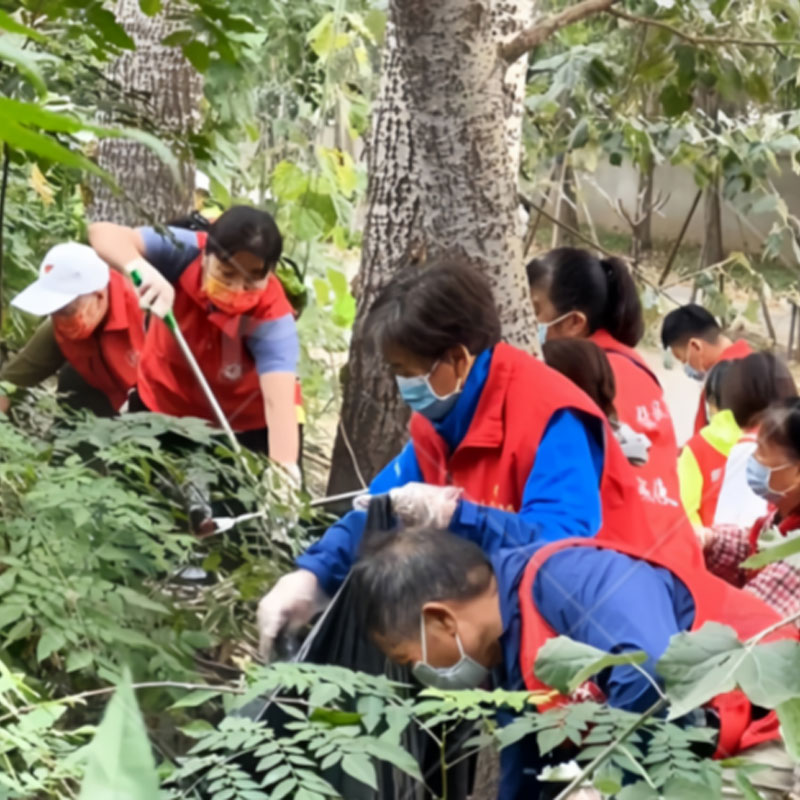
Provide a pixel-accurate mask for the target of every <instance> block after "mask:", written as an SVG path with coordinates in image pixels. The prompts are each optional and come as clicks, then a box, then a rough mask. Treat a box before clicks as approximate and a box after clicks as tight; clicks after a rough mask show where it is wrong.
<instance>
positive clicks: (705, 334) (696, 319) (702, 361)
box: [661, 303, 753, 433]
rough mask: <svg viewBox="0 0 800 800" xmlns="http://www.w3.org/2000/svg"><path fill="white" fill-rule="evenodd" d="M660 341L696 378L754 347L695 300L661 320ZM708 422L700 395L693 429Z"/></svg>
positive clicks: (745, 354)
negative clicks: (728, 331)
mask: <svg viewBox="0 0 800 800" xmlns="http://www.w3.org/2000/svg"><path fill="white" fill-rule="evenodd" d="M661 343H662V344H663V345H664V349H666V348H669V349H670V350H671V351H672V355H674V356H675V358H677V359H678V361H680V362H681V363H682V364H683V368H684V370H685V371H686V374H687V375H688V376H689V377H690V378H692V379H693V380H696V381H703V380H705V377H706V375H707V374H708V371H709V370H710V369H711V367H713V366H714V364H718V363H719V362H720V361H733V360H734V359H737V358H744V357H745V356H748V355H750V353H752V352H753V349H752V348H751V347H750V345H749V344H748V343H747V342H746V341H745V340H744V339H737V340H736V341H735V342H734V341H732V340H731V339H730V338H729V337H728V336H726V335H725V334H724V333H723V331H722V328H721V327H720V326H719V323H718V322H717V321H716V319H714V317H713V316H712V315H711V314H709V312H708V311H706V310H705V309H704V308H703V307H702V306H699V305H697V304H695V303H689V304H688V305H685V306H681V307H680V308H676V309H674V310H673V311H670V312H669V314H667V316H666V317H664V322H663V323H662V324H661ZM706 424H708V413H707V411H706V406H705V402H704V400H703V398H702V396H701V397H700V403H699V405H698V407H697V414H696V415H695V420H694V432H695V433H698V432H699V431H700V429H701V428H702V427H703V426H704V425H706Z"/></svg>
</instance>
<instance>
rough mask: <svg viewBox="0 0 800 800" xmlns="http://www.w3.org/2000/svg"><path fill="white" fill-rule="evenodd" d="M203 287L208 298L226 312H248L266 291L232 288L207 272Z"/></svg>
mask: <svg viewBox="0 0 800 800" xmlns="http://www.w3.org/2000/svg"><path fill="white" fill-rule="evenodd" d="M203 289H204V291H205V293H206V294H207V295H208V299H209V300H210V301H211V302H212V303H213V304H214V305H215V306H216V307H217V308H218V309H219V310H220V311H224V312H225V313H226V314H246V313H247V312H248V311H250V309H252V308H254V307H255V306H256V304H257V303H258V301H259V300H260V299H261V296H262V294H263V293H264V290H263V289H231V288H230V287H229V286H228V285H227V284H225V283H223V282H222V281H221V280H219V279H218V278H215V277H214V276H213V275H211V274H206V276H205V279H204V281H203Z"/></svg>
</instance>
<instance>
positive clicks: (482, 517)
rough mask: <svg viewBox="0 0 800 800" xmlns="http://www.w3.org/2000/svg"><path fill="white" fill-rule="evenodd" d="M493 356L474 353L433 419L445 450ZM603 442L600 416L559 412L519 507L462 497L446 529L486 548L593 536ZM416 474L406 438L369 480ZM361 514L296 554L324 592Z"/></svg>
mask: <svg viewBox="0 0 800 800" xmlns="http://www.w3.org/2000/svg"><path fill="white" fill-rule="evenodd" d="M491 357H492V352H491V351H490V350H487V351H484V352H483V353H481V354H480V355H479V356H478V357H477V358H476V359H475V363H474V364H473V366H472V369H471V370H470V373H469V375H468V376H467V380H466V382H465V384H464V388H463V390H462V392H461V394H460V396H459V398H458V402H457V403H456V405H455V406H454V407H453V410H452V411H451V412H450V413H449V414H448V415H447V417H445V419H444V420H442V421H441V422H437V423H435V424H434V427H435V428H436V431H437V433H439V435H440V436H442V438H444V440H445V441H446V442H447V444H448V446H449V447H450V449H451V452H452V451H453V450H455V448H456V447H457V446H458V444H459V443H460V442H461V440H462V439H463V438H464V436H465V434H466V432H467V430H468V429H469V426H470V424H471V422H472V418H473V416H474V414H475V410H476V408H477V406H478V401H479V400H480V395H481V391H482V390H483V387H484V385H485V383H486V379H487V377H488V375H489V368H490V366H491ZM602 441H603V429H602V426H601V425H600V423H599V422H598V420H596V419H595V418H593V417H589V416H584V415H583V414H581V413H580V412H576V411H572V410H568V409H562V410H560V411H557V412H556V413H555V414H553V416H552V417H551V418H550V420H549V421H548V423H547V425H546V427H545V431H544V434H543V435H542V439H541V441H540V443H539V447H538V449H537V452H536V459H535V461H534V465H533V469H532V470H531V473H530V475H529V477H528V480H527V482H526V484H525V489H524V492H523V497H522V504H521V506H520V510H519V512H518V513H515V512H510V511H503V510H501V509H496V508H489V507H487V506H482V505H478V504H476V503H472V502H469V501H467V500H460V501H459V503H458V506H457V508H456V512H455V514H454V515H453V519H452V521H451V523H450V530H451V531H452V532H453V533H456V534H458V535H459V536H463V537H464V538H466V539H469V540H470V541H473V542H475V543H476V544H477V545H478V546H480V547H481V548H482V549H483V550H484V552H486V553H489V554H490V553H493V552H495V551H497V550H499V549H500V548H501V547H510V546H518V545H526V544H529V543H531V542H533V541H540V542H544V541H555V540H557V539H562V538H566V537H569V536H594V535H595V534H596V533H597V531H598V530H599V528H600V524H601V510H600V495H599V485H600V479H601V476H602V472H603V444H602ZM422 480H423V476H422V470H421V469H420V466H419V463H418V462H417V457H416V453H415V451H414V447H413V445H412V444H411V443H408V444H406V446H405V447H404V448H403V449H402V450H401V452H400V454H399V455H398V456H396V457H395V458H394V459H392V461H390V462H389V464H387V465H386V467H384V469H383V470H381V472H380V473H378V475H377V476H376V477H375V479H374V480H373V481H372V483H371V484H370V493H371V494H384V493H386V492H388V491H389V490H390V489H394V488H396V487H399V486H404V485H405V484H407V483H411V482H413V481H422ZM365 521H366V514H364V513H363V512H359V511H351V512H350V513H349V514H347V515H345V516H344V517H343V518H342V519H341V520H339V521H338V522H337V523H335V524H334V525H332V526H331V527H330V528H329V529H328V530H327V531H326V533H325V535H324V536H323V537H322V539H320V541H318V542H316V543H315V544H313V545H312V546H311V547H310V548H309V549H308V550H307V551H306V552H305V553H304V554H303V555H301V556H300V557H299V558H298V559H297V562H296V563H297V566H298V567H301V568H303V569H308V570H310V571H311V572H313V573H314V574H315V575H316V576H317V578H318V579H319V581H320V585H321V586H322V588H323V589H324V590H325V591H326V592H327V593H328V594H332V593H333V592H335V591H336V589H337V588H338V586H339V585H340V584H341V582H342V581H343V580H344V578H345V576H346V575H347V572H348V571H349V569H350V566H351V564H352V563H353V561H354V560H355V558H356V555H357V553H358V546H359V543H360V541H361V536H362V534H363V532H364V523H365Z"/></svg>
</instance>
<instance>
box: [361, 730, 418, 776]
mask: <svg viewBox="0 0 800 800" xmlns="http://www.w3.org/2000/svg"><path fill="white" fill-rule="evenodd" d="M366 748H367V752H368V753H369V754H370V755H371V756H374V757H375V758H379V759H380V760H381V761H387V762H388V763H389V764H391V765H392V766H394V767H397V769H399V770H401V771H402V772H405V773H406V775H410V776H411V777H412V778H414V779H415V780H418V781H419V782H420V783H422V782H423V780H424V778H423V777H422V772H421V771H420V768H419V763H418V762H417V759H416V758H414V756H412V755H411V754H410V753H409V752H408V751H407V750H405V749H404V748H402V747H400V745H397V744H392V743H391V742H388V741H385V740H383V739H372V740H369V741H368V742H367V745H366Z"/></svg>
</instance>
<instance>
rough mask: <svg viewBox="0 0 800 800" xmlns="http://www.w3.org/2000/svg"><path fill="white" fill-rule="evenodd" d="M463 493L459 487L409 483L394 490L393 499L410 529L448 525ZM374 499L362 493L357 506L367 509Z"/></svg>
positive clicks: (391, 498) (355, 503) (398, 511)
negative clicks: (419, 526)
mask: <svg viewBox="0 0 800 800" xmlns="http://www.w3.org/2000/svg"><path fill="white" fill-rule="evenodd" d="M462 492H463V490H462V489H459V488H458V487H456V486H431V485H430V484H427V483H407V484H406V485H405V486H401V487H400V488H399V489H391V490H390V491H389V499H390V500H391V501H392V511H393V512H394V514H395V516H397V518H398V519H399V520H400V521H401V522H402V523H403V525H404V526H406V527H407V528H410V527H412V526H418V525H424V526H428V527H434V528H446V527H447V526H448V525H449V524H450V520H451V519H452V518H453V514H455V512H456V506H457V505H458V499H459V498H460V497H461V494H462ZM371 499H372V498H371V496H370V495H368V494H364V495H359V496H358V497H356V499H355V500H354V501H353V507H354V508H356V509H358V510H359V511H366V509H367V507H368V506H369V501H370V500H371Z"/></svg>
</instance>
